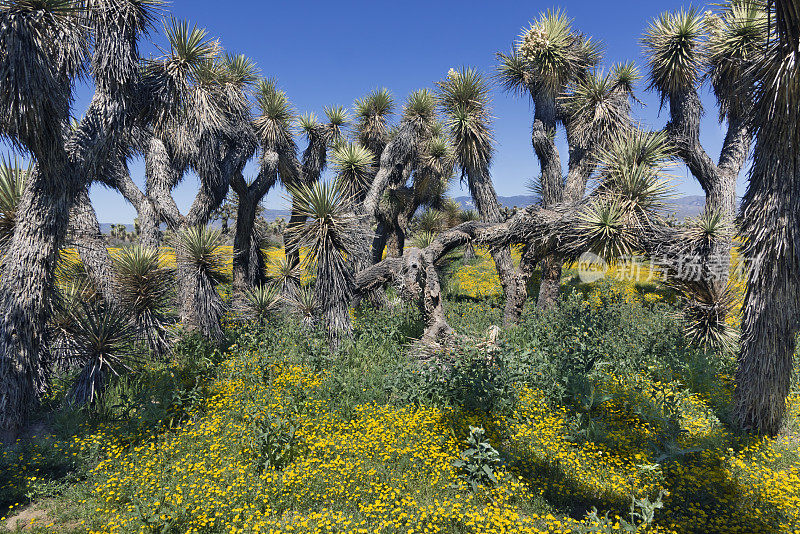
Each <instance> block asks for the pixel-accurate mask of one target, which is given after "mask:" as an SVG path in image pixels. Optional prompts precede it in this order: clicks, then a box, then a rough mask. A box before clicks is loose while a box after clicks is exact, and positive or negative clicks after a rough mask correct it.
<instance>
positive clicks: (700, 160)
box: [642, 0, 767, 286]
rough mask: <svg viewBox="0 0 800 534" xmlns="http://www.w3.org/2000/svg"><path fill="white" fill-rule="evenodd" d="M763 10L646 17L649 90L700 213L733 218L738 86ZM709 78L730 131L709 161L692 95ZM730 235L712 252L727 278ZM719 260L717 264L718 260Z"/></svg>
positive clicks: (743, 1)
mask: <svg viewBox="0 0 800 534" xmlns="http://www.w3.org/2000/svg"><path fill="white" fill-rule="evenodd" d="M766 18H767V17H766V13H765V11H764V9H763V6H762V5H761V4H760V3H759V2H756V1H753V0H733V1H730V2H728V3H727V4H726V5H725V7H724V8H723V9H722V11H721V13H720V14H719V15H713V14H711V13H706V14H705V15H704V14H701V13H699V12H698V11H697V10H695V9H689V10H681V11H679V12H675V13H663V14H662V15H660V16H659V17H658V18H657V19H656V20H654V21H653V22H651V24H650V26H649V27H648V29H647V31H646V33H645V36H644V38H643V39H642V43H643V45H644V49H645V53H646V54H647V57H648V64H649V67H650V86H649V88H650V89H654V90H655V91H657V92H658V94H659V95H660V96H661V102H662V105H663V104H664V103H668V104H669V113H670V120H669V123H668V124H667V126H666V128H665V131H666V132H667V134H668V135H669V138H670V141H671V142H672V144H673V145H675V147H676V149H677V155H678V157H679V158H680V159H681V160H682V161H683V162H684V163H685V164H686V166H687V167H688V168H689V170H690V171H691V173H692V175H693V176H694V177H695V179H696V180H697V181H698V182H699V183H700V186H701V187H702V188H703V191H704V192H705V194H706V207H705V209H706V211H708V212H709V213H715V212H717V213H720V214H721V215H722V217H723V218H724V219H725V220H726V221H727V223H731V222H732V221H733V218H734V216H735V212H736V179H737V178H738V176H739V172H740V171H741V169H742V166H743V165H744V163H745V161H746V160H747V155H748V151H749V148H750V132H749V124H748V121H749V117H750V116H751V115H752V113H753V104H752V98H751V96H750V95H749V94H748V92H747V87H746V85H745V84H743V83H742V81H743V79H744V78H745V74H746V73H747V72H748V70H749V69H750V68H751V66H752V64H753V61H754V59H755V58H756V57H758V56H759V55H760V54H761V51H762V50H763V49H764V47H765V42H766V41H765V36H766V31H765V30H764V28H765V25H766ZM704 77H705V78H707V79H708V80H710V82H711V87H712V88H713V90H714V94H715V95H716V97H717V102H718V103H719V120H720V121H721V122H722V121H726V122H727V126H728V130H727V134H726V136H725V141H724V143H723V145H722V150H721V152H720V154H719V158H718V161H717V163H716V164H715V163H714V162H713V161H712V160H711V158H710V157H709V155H708V154H707V153H706V151H705V150H704V148H703V146H702V144H701V143H700V117H701V115H702V113H703V108H702V105H701V103H700V96H699V94H698V89H699V86H700V84H701V82H702V80H703V79H704ZM730 247H731V239H730V238H728V239H720V240H718V241H717V245H716V248H715V249H714V250H711V251H709V254H710V255H714V256H719V257H718V258H715V261H717V263H718V264H719V265H722V266H723V268H722V269H720V273H719V275H720V276H719V279H720V282H721V286H724V285H725V281H726V280H727V274H728V273H727V271H728V269H727V268H725V266H727V264H728V262H729V257H730ZM719 260H722V261H719Z"/></svg>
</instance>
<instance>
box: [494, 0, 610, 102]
mask: <svg viewBox="0 0 800 534" xmlns="http://www.w3.org/2000/svg"><path fill="white" fill-rule="evenodd" d="M517 49H518V53H514V54H512V55H510V56H503V57H501V69H500V74H501V77H502V78H504V79H505V81H504V85H505V86H507V87H509V88H513V89H520V88H521V87H522V86H527V87H531V88H533V90H534V91H543V92H545V93H547V94H550V95H552V96H555V95H558V94H559V93H560V92H561V91H562V90H563V89H564V87H566V85H567V84H568V83H570V82H571V81H573V80H574V79H575V78H577V77H580V76H581V75H582V73H583V72H587V71H588V70H589V69H591V68H592V67H594V66H595V65H596V64H597V62H598V61H599V59H600V54H601V51H602V47H601V46H600V45H599V43H597V42H595V41H593V40H591V39H585V38H584V37H583V36H582V35H580V34H579V33H577V32H576V31H574V30H573V28H572V19H570V18H569V17H567V16H566V14H565V13H563V12H562V11H547V12H546V13H542V15H541V16H540V17H539V18H538V19H537V20H535V21H534V22H532V23H531V25H530V26H529V27H528V28H527V29H525V30H524V31H523V32H522V34H521V35H520V37H519V40H518V42H517ZM523 72H527V74H523Z"/></svg>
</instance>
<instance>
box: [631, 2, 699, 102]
mask: <svg viewBox="0 0 800 534" xmlns="http://www.w3.org/2000/svg"><path fill="white" fill-rule="evenodd" d="M705 41H706V34H705V24H704V16H703V15H701V14H700V12H699V11H698V10H697V9H695V8H691V9H688V10H684V9H681V10H680V11H677V12H665V13H662V14H661V15H659V16H658V18H656V19H655V20H653V21H652V22H651V23H650V25H649V26H648V28H647V30H646V31H645V35H644V37H643V38H642V45H643V47H644V52H645V55H646V56H647V62H648V66H649V68H650V86H649V88H650V89H655V90H656V91H658V92H659V93H660V94H661V97H662V99H664V98H666V97H668V96H670V95H675V94H678V93H680V92H681V91H688V90H692V89H694V88H695V87H696V85H697V83H698V81H699V79H700V76H701V70H702V67H703V65H704V63H705V59H706V49H705Z"/></svg>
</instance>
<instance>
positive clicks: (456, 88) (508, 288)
mask: <svg viewBox="0 0 800 534" xmlns="http://www.w3.org/2000/svg"><path fill="white" fill-rule="evenodd" d="M439 102H440V105H441V107H442V109H443V111H444V113H445V115H446V116H447V126H448V127H449V129H450V136H451V138H452V140H453V141H452V142H453V147H454V153H455V160H456V165H457V166H458V168H460V169H461V174H462V176H466V177H467V183H468V184H469V192H470V195H472V199H473V201H474V202H475V207H476V208H477V210H478V213H479V214H480V216H481V220H482V221H483V222H487V223H497V222H500V221H501V214H500V203H499V202H498V201H497V193H495V190H494V185H493V184H492V178H491V174H490V172H489V167H490V165H491V162H492V154H493V152H494V146H493V145H494V139H493V137H492V130H491V115H490V110H489V86H488V84H487V82H486V80H485V79H484V78H483V77H482V76H481V75H480V74H479V73H478V72H477V71H475V70H474V69H470V68H463V69H461V70H459V71H454V70H451V71H450V73H449V74H448V75H447V77H446V78H445V79H444V80H442V81H441V82H439ZM491 253H492V257H493V258H494V262H495V265H496V266H497V273H498V274H499V275H500V282H501V284H502V286H503V291H504V292H505V295H506V309H505V315H504V320H505V322H506V324H510V323H514V322H516V321H517V320H518V319H519V317H520V315H521V313H522V305H523V304H524V302H525V286H524V284H523V282H522V279H521V277H520V276H519V275H518V273H517V271H516V269H515V268H514V263H513V262H512V261H511V251H510V250H509V248H508V247H498V248H496V249H492V250H491Z"/></svg>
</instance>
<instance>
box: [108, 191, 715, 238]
mask: <svg viewBox="0 0 800 534" xmlns="http://www.w3.org/2000/svg"><path fill="white" fill-rule="evenodd" d="M497 199H498V200H499V201H500V205H501V206H504V207H507V208H513V207H514V206H517V207H518V208H524V207H525V206H530V205H531V204H532V203H533V202H534V201H535V200H536V197H533V196H530V195H515V196H510V197H498V198H497ZM454 200H455V201H456V202H457V203H458V204H459V205H460V206H461V207H462V208H463V209H475V204H474V203H473V202H472V198H470V197H456V198H455V199H454ZM705 203H706V199H705V197H704V196H700V195H694V196H688V197H680V198H676V199H673V200H672V202H670V210H669V211H670V212H671V213H674V214H675V218H676V219H685V218H687V217H696V216H697V215H699V214H700V212H701V211H703V206H705ZM289 215H290V212H289V210H275V209H265V210H264V218H265V219H267V220H268V221H274V220H275V219H277V218H282V219H284V220H286V221H288V220H289ZM213 226H219V222H216V223H214V224H213ZM126 227H127V229H128V231H129V232H133V225H132V224H127V225H126ZM100 231H101V232H103V233H104V234H107V233H109V232H110V231H111V223H100Z"/></svg>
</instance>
